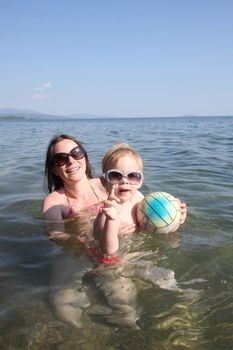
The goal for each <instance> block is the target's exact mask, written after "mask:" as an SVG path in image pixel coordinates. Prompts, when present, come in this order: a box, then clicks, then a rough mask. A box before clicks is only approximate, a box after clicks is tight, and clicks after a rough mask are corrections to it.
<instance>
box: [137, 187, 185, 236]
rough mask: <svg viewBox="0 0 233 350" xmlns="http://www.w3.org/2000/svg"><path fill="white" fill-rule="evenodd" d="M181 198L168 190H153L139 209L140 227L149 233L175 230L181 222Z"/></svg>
mask: <svg viewBox="0 0 233 350" xmlns="http://www.w3.org/2000/svg"><path fill="white" fill-rule="evenodd" d="M180 215H181V213H180V205H179V200H178V199H177V198H175V197H173V196H172V195H171V194H170V193H167V192H153V193H150V194H148V195H146V196H145V197H144V199H143V200H142V201H141V202H140V204H139V206H138V209H137V220H138V224H139V227H140V228H141V230H142V231H144V232H149V233H170V232H174V231H175V230H176V229H177V228H178V226H179V224H180Z"/></svg>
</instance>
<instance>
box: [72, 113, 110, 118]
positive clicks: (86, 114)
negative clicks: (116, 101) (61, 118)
mask: <svg viewBox="0 0 233 350" xmlns="http://www.w3.org/2000/svg"><path fill="white" fill-rule="evenodd" d="M68 117H69V118H72V119H98V118H114V117H112V116H110V115H99V114H90V113H72V114H68Z"/></svg>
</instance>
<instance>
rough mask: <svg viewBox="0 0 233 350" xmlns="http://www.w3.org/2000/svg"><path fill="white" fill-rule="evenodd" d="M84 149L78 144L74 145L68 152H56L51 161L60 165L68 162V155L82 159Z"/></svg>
mask: <svg viewBox="0 0 233 350" xmlns="http://www.w3.org/2000/svg"><path fill="white" fill-rule="evenodd" d="M85 154H86V152H85V150H84V149H82V148H81V147H79V146H76V147H74V148H73V149H72V150H71V151H70V152H69V153H56V154H54V156H53V162H54V164H55V165H57V166H59V167H61V166H63V165H65V164H68V163H69V157H72V158H74V159H75V160H79V159H82V158H83V157H85Z"/></svg>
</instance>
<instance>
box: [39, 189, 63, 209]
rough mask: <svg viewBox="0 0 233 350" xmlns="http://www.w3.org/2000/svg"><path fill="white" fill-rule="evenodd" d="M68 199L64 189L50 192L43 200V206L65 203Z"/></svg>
mask: <svg viewBox="0 0 233 350" xmlns="http://www.w3.org/2000/svg"><path fill="white" fill-rule="evenodd" d="M65 200H66V196H65V193H64V189H59V190H57V191H53V192H51V193H49V194H48V195H47V196H46V197H45V199H44V202H43V207H49V206H51V205H59V204H63V203H64V202H65Z"/></svg>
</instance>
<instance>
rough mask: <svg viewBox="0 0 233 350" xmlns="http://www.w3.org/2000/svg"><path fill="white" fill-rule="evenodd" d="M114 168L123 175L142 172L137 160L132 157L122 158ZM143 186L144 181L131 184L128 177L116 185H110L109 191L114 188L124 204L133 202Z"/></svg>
mask: <svg viewBox="0 0 233 350" xmlns="http://www.w3.org/2000/svg"><path fill="white" fill-rule="evenodd" d="M113 168H114V169H115V170H119V171H120V172H121V173H123V174H129V173H132V172H135V171H137V172H141V169H139V166H138V164H137V162H136V160H135V159H134V158H133V157H132V156H131V155H125V156H123V157H121V158H120V159H119V160H118V161H117V162H116V163H115V165H114V167H113ZM141 185H142V180H141V181H140V182H139V183H137V184H130V181H129V179H128V178H127V177H122V179H121V181H120V182H119V183H118V184H115V185H112V184H110V183H108V187H109V190H110V191H111V190H112V187H114V193H115V195H116V196H117V197H119V198H120V200H121V201H122V202H126V201H127V200H131V199H132V198H133V196H134V195H135V193H136V192H137V190H138V189H139V188H140V187H141Z"/></svg>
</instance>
